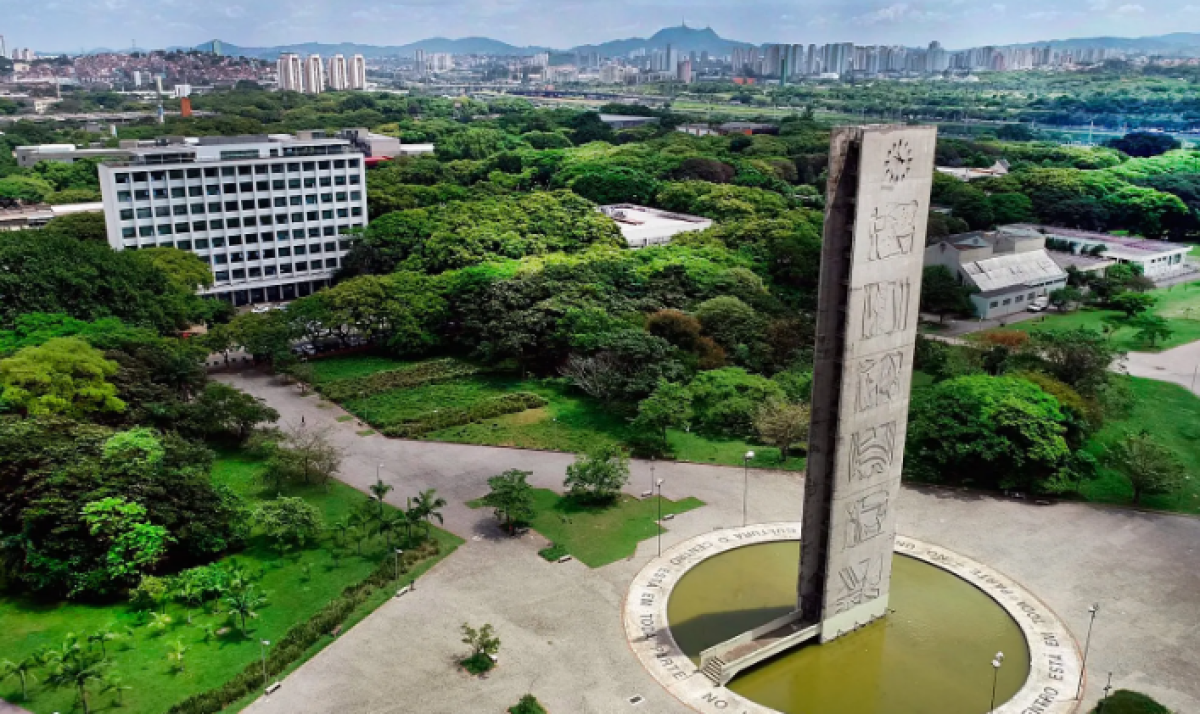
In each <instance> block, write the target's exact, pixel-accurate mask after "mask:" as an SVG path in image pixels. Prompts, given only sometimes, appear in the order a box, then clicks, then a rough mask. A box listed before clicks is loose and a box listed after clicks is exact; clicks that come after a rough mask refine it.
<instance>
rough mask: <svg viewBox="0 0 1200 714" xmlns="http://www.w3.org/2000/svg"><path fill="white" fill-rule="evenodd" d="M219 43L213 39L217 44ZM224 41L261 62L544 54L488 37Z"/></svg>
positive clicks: (226, 48)
mask: <svg viewBox="0 0 1200 714" xmlns="http://www.w3.org/2000/svg"><path fill="white" fill-rule="evenodd" d="M215 41H216V40H214V42H215ZM220 42H221V53H222V54H226V55H241V56H243V57H257V58H259V59H275V58H277V57H278V56H279V55H281V54H283V53H285V52H295V53H297V54H302V55H311V54H318V55H324V56H328V55H335V54H339V53H340V54H344V55H354V54H361V55H362V56H363V57H389V56H397V55H400V56H406V55H407V56H411V55H412V54H413V53H414V52H415V51H416V50H418V49H421V50H425V51H426V52H449V53H450V54H460V55H532V54H536V53H538V52H542V51H544V50H543V48H540V47H515V46H513V45H510V44H508V43H507V42H501V41H499V40H493V39H491V38H488V37H463V38H460V39H456V40H454V39H449V38H446V37H431V38H429V39H427V40H420V41H419V42H411V43H409V44H407V45H360V44H356V43H353V42H342V43H340V44H325V43H321V42H303V43H300V44H295V45H280V46H277V47H241V46H238V45H235V44H233V43H230V42H225V41H223V40H221V41H220ZM212 46H213V42H205V43H204V44H202V45H197V46H196V49H198V50H202V51H205V52H210V51H212Z"/></svg>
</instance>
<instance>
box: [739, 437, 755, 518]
mask: <svg viewBox="0 0 1200 714" xmlns="http://www.w3.org/2000/svg"><path fill="white" fill-rule="evenodd" d="M753 458H754V452H753V451H747V452H746V454H745V455H744V456H743V457H742V466H743V468H744V471H745V475H744V476H743V480H742V526H745V525H746V505H747V503H748V501H749V498H750V459H753Z"/></svg>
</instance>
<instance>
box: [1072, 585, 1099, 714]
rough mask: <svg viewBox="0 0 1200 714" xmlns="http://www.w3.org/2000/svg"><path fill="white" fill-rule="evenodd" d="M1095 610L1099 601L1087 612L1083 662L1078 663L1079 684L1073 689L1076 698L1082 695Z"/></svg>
mask: <svg viewBox="0 0 1200 714" xmlns="http://www.w3.org/2000/svg"><path fill="white" fill-rule="evenodd" d="M1097 612H1100V603H1098V602H1094V603H1092V606H1091V607H1089V608H1088V614H1089V615H1091V619H1090V620H1088V631H1087V639H1086V640H1084V643H1083V663H1082V664H1080V665H1079V686H1078V687H1077V688H1076V689H1075V698H1076V699H1079V698H1080V697H1081V696H1083V676H1084V674H1085V673H1086V672H1087V656H1088V649H1089V648H1090V647H1091V646H1092V625H1094V624H1096V613H1097Z"/></svg>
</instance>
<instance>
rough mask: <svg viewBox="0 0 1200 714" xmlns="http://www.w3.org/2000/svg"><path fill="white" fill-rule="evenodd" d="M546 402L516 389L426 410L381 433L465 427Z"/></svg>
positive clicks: (408, 435)
mask: <svg viewBox="0 0 1200 714" xmlns="http://www.w3.org/2000/svg"><path fill="white" fill-rule="evenodd" d="M546 404H547V402H546V400H545V399H544V398H542V397H540V396H538V395H536V394H532V393H530V392H513V393H511V394H502V395H500V396H498V397H493V398H491V399H488V400H486V401H482V402H479V403H478V404H474V405H472V406H471V407H470V408H467V409H439V410H438V411H436V412H425V413H424V414H421V415H419V416H418V417H417V418H415V419H413V420H412V421H408V422H405V423H403V424H396V425H392V426H385V427H381V428H380V432H382V433H383V434H384V435H385V436H395V437H399V438H402V439H415V438H417V437H419V436H422V435H424V434H428V433H430V432H434V431H439V430H441V429H448V428H450V427H452V426H462V425H463V424H470V423H472V422H477V421H480V420H482V419H491V418H492V417H498V416H503V415H505V414H516V413H518V412H523V411H525V410H526V409H539V408H541V407H544V406H546Z"/></svg>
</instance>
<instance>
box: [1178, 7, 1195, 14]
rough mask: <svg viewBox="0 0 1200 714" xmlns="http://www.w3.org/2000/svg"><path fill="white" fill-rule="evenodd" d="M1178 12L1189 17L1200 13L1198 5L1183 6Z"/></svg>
mask: <svg viewBox="0 0 1200 714" xmlns="http://www.w3.org/2000/svg"><path fill="white" fill-rule="evenodd" d="M1179 11H1180V12H1183V13H1187V14H1189V15H1190V14H1192V13H1197V12H1200V5H1184V6H1183V7H1182V8H1180V10H1179Z"/></svg>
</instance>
